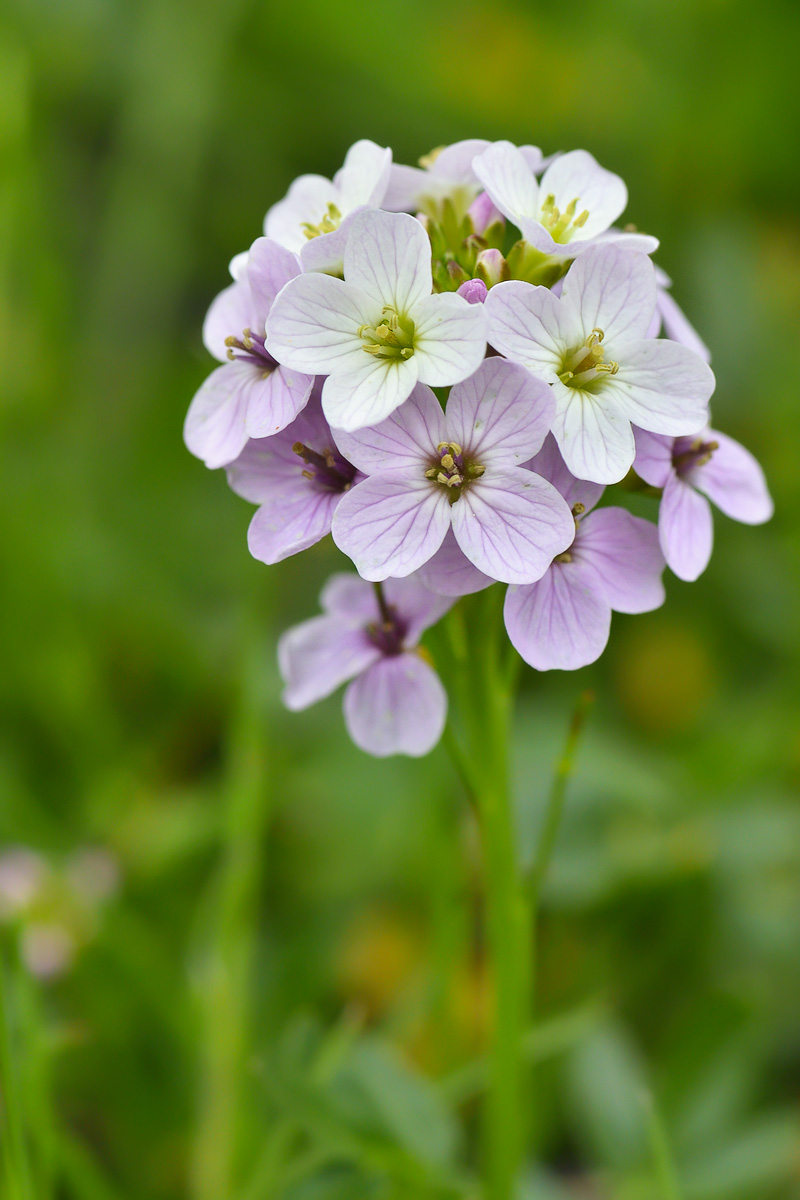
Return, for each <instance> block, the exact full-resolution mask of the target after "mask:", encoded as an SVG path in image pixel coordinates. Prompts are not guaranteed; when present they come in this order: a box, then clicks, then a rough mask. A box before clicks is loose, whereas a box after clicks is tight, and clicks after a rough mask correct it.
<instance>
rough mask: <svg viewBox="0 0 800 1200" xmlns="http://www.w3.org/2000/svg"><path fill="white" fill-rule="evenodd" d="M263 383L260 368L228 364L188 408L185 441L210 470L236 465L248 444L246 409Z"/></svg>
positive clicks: (249, 365)
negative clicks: (238, 456)
mask: <svg viewBox="0 0 800 1200" xmlns="http://www.w3.org/2000/svg"><path fill="white" fill-rule="evenodd" d="M260 382H261V372H260V371H259V370H258V368H257V367H253V366H252V365H251V364H250V363H245V362H229V363H226V364H225V366H224V367H217V369H216V370H215V371H212V372H211V374H210V375H209V377H208V379H206V381H205V382H204V383H203V384H201V386H200V388H199V389H198V391H197V392H195V395H194V399H193V400H192V403H191V404H190V405H189V411H188V413H187V414H186V420H185V422H184V426H183V440H184V441H185V442H186V445H187V447H188V449H189V450H190V451H191V452H192V454H194V455H196V457H197V458H202V459H203V461H204V462H205V464H206V466H207V467H212V468H213V467H224V466H225V464H226V463H229V462H233V460H234V459H235V458H236V457H237V455H238V454H239V453H240V451H241V450H242V449H243V447H244V444H245V442H246V441H247V428H246V425H245V421H246V419H247V407H248V404H249V402H250V396H251V394H252V389H253V387H254V386H257V385H258V384H259V383H260Z"/></svg>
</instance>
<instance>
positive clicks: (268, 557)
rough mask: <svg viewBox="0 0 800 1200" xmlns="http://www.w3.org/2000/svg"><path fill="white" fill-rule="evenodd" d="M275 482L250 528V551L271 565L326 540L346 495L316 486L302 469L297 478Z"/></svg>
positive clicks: (248, 540) (276, 480) (254, 516)
mask: <svg viewBox="0 0 800 1200" xmlns="http://www.w3.org/2000/svg"><path fill="white" fill-rule="evenodd" d="M273 485H274V486H273V489H272V491H271V493H270V495H269V497H268V498H267V499H266V500H265V501H264V503H263V504H262V505H261V507H260V508H258V509H256V511H255V513H254V514H253V519H252V520H251V522H250V526H249V528H248V530H247V546H248V549H249V551H250V553H251V554H252V556H253V558H257V559H258V561H259V562H263V563H267V565H268V566H272V565H273V564H274V563H278V562H283V560H284V559H285V558H290V557H291V555H293V554H300V553H301V552H302V551H303V550H308V549H309V547H310V546H315V545H316V544H317V542H320V541H322V539H323V538H324V537H326V536H327V535H328V534H329V533H330V531H331V523H332V521H333V514H334V512H335V511H336V505H337V504H338V503H339V501H340V499H341V495H342V493H336V492H323V491H320V490H317V489H315V487H314V485H313V483H311V481H310V480H306V479H303V476H302V474H301V473H300V471H298V470H295V475H294V477H293V478H291V479H288V480H280V481H279V480H278V479H275V480H274V481H273ZM281 485H282V486H281Z"/></svg>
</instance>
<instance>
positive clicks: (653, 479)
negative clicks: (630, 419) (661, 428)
mask: <svg viewBox="0 0 800 1200" xmlns="http://www.w3.org/2000/svg"><path fill="white" fill-rule="evenodd" d="M633 438H634V441H635V443H636V458H635V459H634V462H633V469H634V471H635V472H636V474H637V475H638V476H639V478H640V479H643V480H644V481H645V483H649V484H650V486H651V487H657V488H663V486H664V484H665V483H666V482H667V479H668V478H669V476H670V475H671V474H672V472H673V469H674V468H673V466H672V445H673V442H674V440H675V439H674V438H672V437H669V435H667V434H664V433H648V432H647V430H646V429H639V428H638V426H634V428H633Z"/></svg>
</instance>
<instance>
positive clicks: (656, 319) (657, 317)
mask: <svg viewBox="0 0 800 1200" xmlns="http://www.w3.org/2000/svg"><path fill="white" fill-rule="evenodd" d="M660 333H661V313H660V312H659V311H658V308H657V307H656V311H655V312H654V313H653V316H652V318H651V321H650V324H649V325H648V326H647V333H646V334H645V335H644V336H645V337H646V338H656V337H658V335H659V334H660Z"/></svg>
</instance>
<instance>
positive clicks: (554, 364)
mask: <svg viewBox="0 0 800 1200" xmlns="http://www.w3.org/2000/svg"><path fill="white" fill-rule="evenodd" d="M483 308H484V312H486V313H487V315H488V317H489V341H490V343H491V344H492V346H494V348H495V349H496V350H499V351H500V353H501V354H504V355H505V356H506V358H510V359H511V361H512V362H516V363H521V365H522V366H523V367H527V369H528V370H529V371H531V372H532V373H533V374H534V375H536V376H538V377H539V378H540V379H543V380H544V381H545V382H546V383H552V382H553V381H554V380H556V379H557V378H558V372H559V371H560V370H561V369H562V366H563V362H564V356H565V354H566V352H567V350H568V349H569V347H570V346H571V345H573V344H574V345H579V344H580V342H581V341H583V339H584V338H585V336H586V335H585V334H584V333H583V331H582V328H581V327H579V326H578V325H577V324H576V322H575V315H574V313H573V312H572V311H571V310H570V309H568V308H566V307H565V306H564V305H562V302H561V301H560V300H559V299H557V297H555V296H553V295H552V293H551V292H550V291H549V290H548V289H547V288H545V287H534V286H532V285H531V284H530V283H523V282H522V281H520V280H509V281H508V282H507V283H498V284H496V285H495V286H494V287H493V288H491V289H490V291H489V295H488V296H487V297H486V303H485V304H484V306H483Z"/></svg>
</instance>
